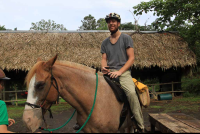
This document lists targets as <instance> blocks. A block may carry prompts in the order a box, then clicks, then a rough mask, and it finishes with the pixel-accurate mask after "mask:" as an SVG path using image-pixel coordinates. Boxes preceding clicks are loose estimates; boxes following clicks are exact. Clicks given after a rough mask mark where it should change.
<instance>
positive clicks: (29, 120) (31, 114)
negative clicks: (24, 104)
mask: <svg viewBox="0 0 200 134" xmlns="http://www.w3.org/2000/svg"><path fill="white" fill-rule="evenodd" d="M42 117H43V116H42V109H41V108H34V109H25V110H24V113H23V122H24V124H25V126H26V127H27V128H28V129H29V130H30V131H31V132H32V133H33V132H35V131H36V130H37V129H38V128H39V127H40V126H41V124H42V121H43V118H42Z"/></svg>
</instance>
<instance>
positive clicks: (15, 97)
mask: <svg viewBox="0 0 200 134" xmlns="http://www.w3.org/2000/svg"><path fill="white" fill-rule="evenodd" d="M15 100H16V106H18V101H17V87H16V86H15Z"/></svg>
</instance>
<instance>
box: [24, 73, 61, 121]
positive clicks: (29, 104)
mask: <svg viewBox="0 0 200 134" xmlns="http://www.w3.org/2000/svg"><path fill="white" fill-rule="evenodd" d="M53 81H55V84H56V85H54V83H53ZM52 85H53V86H54V88H55V89H56V90H57V92H58V98H57V101H58V100H59V96H60V92H59V88H58V83H57V81H56V79H55V77H54V76H53V73H52V69H51V85H50V87H49V90H48V92H47V94H46V96H45V99H44V101H43V102H42V103H41V104H40V105H35V104H31V103H29V102H25V105H28V106H30V107H32V108H33V109H34V108H42V109H44V110H48V111H49V113H50V118H53V115H52V112H51V106H52V104H53V102H52V103H51V106H50V107H49V109H45V108H43V106H44V104H45V101H46V98H47V96H48V94H49V92H50V89H51V86H52ZM43 119H44V115H43Z"/></svg>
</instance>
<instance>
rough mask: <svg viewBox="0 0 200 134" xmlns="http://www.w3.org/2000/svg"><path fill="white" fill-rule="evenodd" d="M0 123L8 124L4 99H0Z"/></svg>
mask: <svg viewBox="0 0 200 134" xmlns="http://www.w3.org/2000/svg"><path fill="white" fill-rule="evenodd" d="M0 125H8V112H7V107H6V104H5V102H4V101H2V100H0Z"/></svg>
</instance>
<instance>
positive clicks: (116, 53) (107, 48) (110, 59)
mask: <svg viewBox="0 0 200 134" xmlns="http://www.w3.org/2000/svg"><path fill="white" fill-rule="evenodd" d="M130 47H131V48H133V39H132V38H131V36H129V35H127V34H123V33H121V35H120V37H119V39H118V41H117V42H116V43H115V44H112V43H111V42H110V37H108V38H106V39H105V40H104V41H103V42H102V45H101V53H102V54H103V53H106V56H107V65H108V66H109V67H111V68H112V69H116V70H119V69H121V68H122V67H123V66H124V65H125V63H126V62H127V61H128V55H127V52H126V49H127V48H130Z"/></svg>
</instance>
